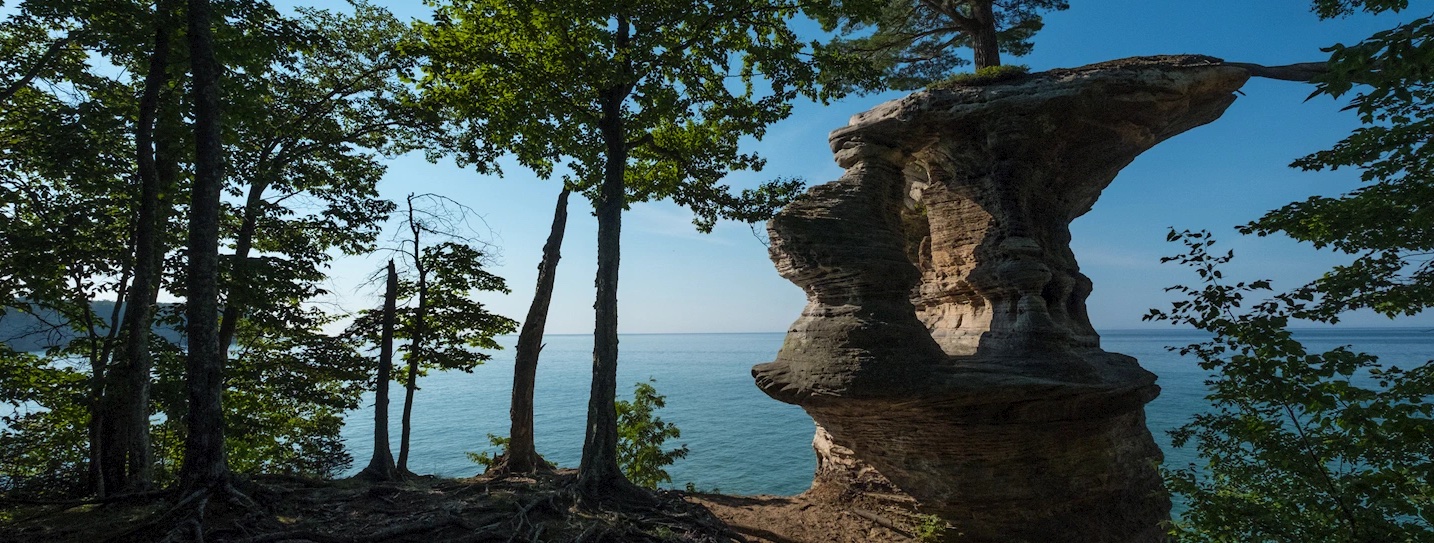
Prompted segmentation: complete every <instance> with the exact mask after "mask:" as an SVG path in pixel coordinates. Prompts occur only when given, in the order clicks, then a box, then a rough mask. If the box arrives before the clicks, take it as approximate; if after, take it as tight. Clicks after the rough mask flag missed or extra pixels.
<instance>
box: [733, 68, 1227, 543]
mask: <svg viewBox="0 0 1434 543" xmlns="http://www.w3.org/2000/svg"><path fill="white" fill-rule="evenodd" d="M1247 78H1248V73H1247V72H1246V71H1245V70H1242V69H1239V68H1234V67H1229V66H1224V65H1223V64H1222V62H1221V61H1219V60H1218V59H1212V58H1209V57H1195V56H1179V57H1148V58H1136V59H1126V60H1121V61H1114V62H1110V63H1103V64H1098V65H1092V66H1086V67H1082V68H1076V69H1070V70H1057V71H1052V72H1046V73H1042V74H1032V75H1031V76H1028V77H1026V78H1024V79H1021V80H1017V81H1012V82H1005V83H1000V84H995V85H991V86H985V87H956V88H951V89H944V90H928V91H922V92H918V93H916V94H913V95H911V96H908V97H906V98H904V99H900V100H896V101H893V102H888V103H886V104H883V105H881V106H879V107H877V108H876V109H873V110H872V111H869V112H867V113H863V114H860V115H857V116H856V117H854V118H853V119H852V122H851V123H850V125H849V126H847V127H844V128H841V129H838V130H836V131H835V132H833V133H832V136H831V143H832V149H833V151H834V152H835V154H836V159H837V162H838V164H840V165H841V166H842V167H843V168H845V169H846V173H845V174H844V175H843V176H842V177H841V178H840V179H838V180H836V181H833V182H831V183H827V184H825V185H820V186H817V187H813V188H812V190H811V191H809V192H808V194H806V195H805V196H804V197H803V198H800V199H799V200H798V201H797V202H794V203H793V204H792V205H790V206H788V208H787V209H785V210H784V211H783V212H782V213H780V214H779V215H778V216H777V217H776V218H774V219H773V220H772V221H771V222H770V223H769V225H768V231H769V234H770V237H771V240H772V248H771V255H772V259H773V262H774V263H775V264H776V266H777V269H778V271H779V272H780V273H781V274H782V276H783V277H786V278H787V279H789V280H791V281H792V282H793V283H796V284H797V285H798V286H800V287H802V288H803V290H804V291H805V292H806V294H807V299H808V304H807V307H806V308H805V309H804V310H803V312H802V315H801V317H800V318H798V320H797V321H796V322H795V323H793V325H792V327H791V329H790V330H789V332H788V334H787V338H786V341H785V343H784V345H783V347H782V350H781V352H780V353H779V354H778V357H777V359H776V360H775V361H773V362H771V363H768V364H763V365H759V366H757V367H756V368H754V369H753V375H754V376H755V377H756V379H757V383H758V386H760V387H761V388H762V390H763V391H765V392H766V393H768V394H769V395H771V396H772V397H774V398H777V399H779V400H782V401H785V402H789V403H794V404H797V405H801V406H802V407H803V408H804V409H805V410H806V411H807V412H808V413H809V414H811V416H812V418H813V419H815V420H816V422H817V423H818V424H819V425H820V426H821V427H822V429H823V431H822V432H819V433H818V438H817V441H818V445H819V447H818V449H819V451H820V450H827V451H843V453H842V456H841V457H840V458H838V457H836V456H833V457H832V458H823V459H822V461H821V462H819V464H820V465H821V466H823V467H822V468H821V469H822V470H823V471H822V472H819V473H818V476H817V484H818V486H820V485H822V484H826V485H832V484H842V479H843V477H845V478H847V479H850V480H852V481H855V479H856V478H857V477H859V476H865V477H867V478H868V479H871V478H872V477H873V475H872V474H871V473H870V471H872V470H873V469H874V471H877V472H879V473H880V475H881V476H884V478H885V479H886V480H889V481H890V483H892V484H894V485H895V487H896V488H899V489H900V491H902V492H905V493H906V494H909V495H910V496H911V497H913V498H914V499H915V500H917V501H918V502H920V503H921V505H922V507H923V508H924V509H925V510H928V511H934V512H936V513H938V514H940V515H942V516H943V517H945V518H946V519H947V520H948V521H950V522H952V523H953V524H954V525H955V526H956V528H957V531H958V532H960V533H962V534H964V536H963V537H965V539H963V541H1080V542H1096V541H1099V542H1106V541H1109V542H1116V541H1119V542H1137V541H1157V540H1160V539H1161V537H1162V530H1161V528H1160V526H1159V523H1160V522H1161V521H1162V520H1166V519H1168V518H1169V507H1170V503H1169V499H1168V497H1166V495H1165V494H1164V492H1163V490H1162V489H1161V486H1160V478H1159V476H1158V474H1157V473H1156V471H1155V466H1156V465H1157V464H1158V462H1159V461H1160V458H1161V453H1160V450H1159V448H1158V447H1156V445H1155V443H1154V440H1153V439H1152V438H1151V435H1150V432H1149V430H1148V429H1147V428H1146V426H1145V414H1144V405H1145V403H1147V402H1149V401H1150V400H1151V399H1153V398H1154V397H1155V396H1156V395H1157V394H1158V392H1159V388H1158V387H1157V386H1156V385H1155V376H1154V375H1152V374H1151V373H1149V372H1147V371H1145V370H1144V369H1142V368H1141V367H1140V366H1139V364H1138V363H1137V362H1136V361H1135V360H1134V359H1133V358H1130V357H1128V356H1124V355H1120V354H1115V353H1108V352H1105V351H1103V350H1101V349H1100V339H1099V336H1098V335H1097V334H1096V331H1095V330H1094V328H1092V326H1091V324H1090V320H1089V318H1088V316H1087V313H1086V307H1085V300H1086V298H1087V297H1088V296H1089V295H1090V294H1091V291H1092V285H1091V281H1090V280H1089V279H1088V278H1087V277H1085V276H1084V275H1082V274H1081V273H1080V269H1079V266H1078V265H1077V264H1076V260H1075V255H1074V254H1072V252H1071V250H1070V241H1071V234H1070V229H1069V226H1070V223H1071V221H1073V220H1074V219H1076V218H1077V217H1079V216H1081V215H1082V214H1084V213H1086V212H1087V211H1089V210H1090V209H1091V206H1092V205H1093V204H1094V203H1095V201H1096V198H1097V197H1099V195H1100V192H1101V191H1102V190H1103V189H1104V188H1105V187H1106V186H1107V185H1109V183H1110V182H1111V181H1112V180H1113V179H1114V178H1115V176H1116V174H1117V173H1118V172H1119V171H1120V169H1121V168H1123V167H1125V166H1126V165H1128V164H1129V163H1130V162H1131V161H1132V160H1134V159H1135V157H1136V156H1137V155H1139V154H1140V153H1141V152H1143V151H1145V150H1147V149H1149V148H1151V147H1152V146H1154V145H1155V144H1157V143H1159V142H1161V141H1164V140H1165V139H1168V138H1170V137H1172V136H1174V135H1176V134H1179V133H1181V132H1184V131H1186V130H1189V129H1190V128H1193V127H1196V126H1199V125H1201V124H1205V123H1208V122H1210V121H1213V120H1215V119H1216V118H1218V117H1219V116H1220V114H1221V113H1223V112H1224V110H1225V109H1226V108H1227V107H1228V106H1229V105H1230V103H1232V102H1233V100H1234V91H1235V90H1237V89H1238V88H1239V87H1240V86H1241V85H1243V84H1244V82H1245V80H1246V79H1247ZM827 433H829V437H828V436H827ZM824 440H825V441H827V442H829V443H826V444H825V445H824V444H823V443H822V442H823V441H824ZM845 451H849V452H850V454H849V455H847V454H846V452H845ZM828 454H833V455H834V454H836V453H831V452H829V453H828ZM863 474H864V475H863Z"/></svg>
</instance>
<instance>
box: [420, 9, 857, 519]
mask: <svg viewBox="0 0 1434 543" xmlns="http://www.w3.org/2000/svg"><path fill="white" fill-rule="evenodd" d="M796 13H797V5H796V4H794V3H785V2H770V1H754V0H717V1H707V2H698V3H692V2H667V1H658V2H623V1H619V2H546V1H543V2H539V1H533V0H521V1H516V2H513V1H498V0H454V1H450V2H443V3H441V4H440V5H439V6H438V10H437V12H436V13H435V15H434V18H433V22H432V23H420V33H421V34H422V36H423V43H422V44H421V45H419V46H417V47H416V50H415V53H417V55H418V56H421V57H423V58H426V59H427V60H426V64H425V65H424V66H423V67H422V69H423V73H422V75H421V78H420V80H419V84H420V86H421V88H422V89H423V92H424V94H425V98H426V100H428V101H430V102H431V103H434V104H437V105H438V106H437V107H442V108H444V109H446V110H448V111H449V112H451V114H452V115H454V116H455V117H457V118H459V119H464V120H466V121H467V122H468V124H469V125H470V127H471V129H472V132H473V133H474V134H475V135H476V136H475V137H476V138H478V139H481V140H483V141H484V142H486V143H487V144H488V145H491V146H493V147H495V148H497V149H500V150H503V151H507V152H511V153H513V154H514V155H516V157H517V158H518V161H519V162H520V163H522V164H523V165H525V166H527V167H530V168H532V169H533V170H534V171H536V172H538V173H539V174H540V175H541V176H544V177H547V176H549V175H551V174H552V173H553V171H554V169H555V168H557V167H559V166H562V167H566V169H567V170H568V173H567V174H566V175H565V176H564V179H565V182H567V183H568V184H569V185H571V186H573V187H575V188H576V189H577V190H579V191H581V192H582V193H583V194H584V195H585V196H587V197H588V199H589V200H591V201H592V202H593V206H594V208H595V211H596V216H597V222H598V241H597V244H598V251H597V252H598V256H597V260H598V269H597V277H596V284H597V301H596V303H595V304H594V308H595V309H596V321H597V322H596V326H595V330H594V351H593V383H592V389H591V396H590V399H589V404H588V425H587V434H586V436H585V439H584V445H583V456H582V461H581V463H580V465H579V468H578V471H579V476H578V486H579V489H580V491H581V492H582V493H583V494H584V496H586V497H588V498H596V497H601V496H604V495H607V496H612V495H614V494H619V495H629V496H631V495H635V493H634V491H636V490H637V489H636V487H634V486H633V485H632V484H631V483H630V482H628V481H627V480H626V478H624V476H623V474H622V471H621V469H620V468H619V466H618V462H617V443H618V432H617V413H616V411H615V407H614V406H615V400H616V398H615V392H616V376H617V374H616V371H617V359H618V345H617V323H618V319H617V318H618V315H617V288H618V266H619V261H620V246H621V242H620V239H621V228H622V212H623V210H624V209H626V208H627V207H628V206H629V205H630V204H632V203H637V202H643V201H647V200H654V199H671V200H672V201H674V202H676V203H678V204H680V205H684V206H686V207H688V208H690V209H692V210H693V211H694V212H695V213H696V215H697V217H696V219H695V221H694V222H695V223H696V224H697V226H698V228H699V229H700V230H704V231H706V230H710V229H711V227H712V226H713V224H714V223H715V222H716V220H717V219H718V218H731V219H738V220H747V221H752V220H761V219H764V218H766V217H767V216H770V214H771V212H772V210H773V209H774V208H775V207H777V206H779V205H781V203H783V202H785V201H786V200H787V199H789V198H791V197H792V196H794V194H795V193H796V191H797V190H798V189H799V187H800V183H796V182H792V181H778V182H773V183H769V184H767V185H764V186H763V187H762V188H760V189H756V190H748V191H744V192H743V193H742V194H741V195H735V194H732V193H731V191H730V189H729V187H727V186H726V185H723V184H721V180H722V179H723V177H724V176H725V175H726V174H727V173H728V172H730V171H733V170H756V169H760V168H761V166H762V161H761V159H759V158H758V157H757V156H755V155H753V154H750V153H742V152H740V151H739V150H738V141H739V140H740V139H741V138H742V137H744V136H756V137H760V136H762V134H763V133H764V131H765V129H766V127H767V126H768V125H770V124H771V123H773V122H776V121H777V120H780V119H782V118H785V117H786V116H787V115H788V114H789V113H790V111H791V107H790V105H789V102H790V101H791V100H793V99H795V98H796V97H798V96H801V95H806V96H814V97H825V96H829V95H828V94H824V93H823V92H822V90H821V89H820V88H819V87H818V86H817V85H816V83H815V82H816V81H817V79H818V76H819V75H820V74H821V68H820V67H819V66H818V64H817V63H813V62H810V61H808V56H809V55H811V54H812V53H813V51H812V49H811V47H809V46H808V45H807V44H806V43H804V42H803V41H802V40H800V39H799V38H798V37H797V35H796V33H795V32H794V31H793V30H792V28H791V27H790V26H789V22H790V19H791V18H792V17H793V16H795V15H796ZM758 84H762V85H763V86H764V87H765V88H764V89H763V90H762V91H761V92H759V91H757V90H756V86H757V85H758Z"/></svg>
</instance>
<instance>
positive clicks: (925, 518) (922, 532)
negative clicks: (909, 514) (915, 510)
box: [915, 515, 948, 543]
mask: <svg viewBox="0 0 1434 543" xmlns="http://www.w3.org/2000/svg"><path fill="white" fill-rule="evenodd" d="M916 518H917V520H918V521H919V523H918V524H917V525H916V531H915V535H916V540H917V541H920V542H922V543H936V542H938V541H941V540H942V539H943V538H945V537H946V530H947V529H948V526H947V524H946V521H945V520H943V519H942V518H941V517H940V516H937V515H920V516H918V517H916Z"/></svg>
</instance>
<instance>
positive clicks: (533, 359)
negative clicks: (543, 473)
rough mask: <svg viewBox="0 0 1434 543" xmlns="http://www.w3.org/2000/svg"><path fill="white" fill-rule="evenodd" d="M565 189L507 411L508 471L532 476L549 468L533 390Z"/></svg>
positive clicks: (563, 224)
mask: <svg viewBox="0 0 1434 543" xmlns="http://www.w3.org/2000/svg"><path fill="white" fill-rule="evenodd" d="M571 192H572V191H570V190H568V188H567V187H566V186H565V187H563V192H562V193H560V194H558V205H557V209H555V210H554V211H553V227H552V230H550V231H549V233H548V241H547V243H544V244H543V261H542V262H541V263H539V264H538V286H537V289H536V290H535V291H534V292H533V304H532V305H530V306H528V317H527V318H526V319H524V320H523V330H522V331H521V332H519V333H518V347H517V353H516V356H515V357H514V361H513V403H512V407H511V408H510V409H509V411H508V416H509V418H510V419H512V427H511V429H510V430H509V432H508V437H509V442H508V461H507V469H508V471H509V472H512V473H532V472H534V471H537V470H538V469H540V468H544V467H546V464H545V463H544V462H543V458H542V457H541V456H539V455H538V450H537V447H536V446H535V445H534V444H533V389H534V387H535V386H536V381H537V374H538V355H539V354H541V353H542V350H543V329H544V327H546V326H547V324H548V306H549V305H551V304H552V301H553V282H554V280H555V279H556V278H557V272H558V260H559V259H561V258H562V254H561V251H562V246H563V233H564V232H565V231H566V230H567V224H568V195H569V194H571Z"/></svg>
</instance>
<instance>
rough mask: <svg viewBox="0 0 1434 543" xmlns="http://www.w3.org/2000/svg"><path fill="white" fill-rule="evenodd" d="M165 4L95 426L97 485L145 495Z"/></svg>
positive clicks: (143, 107)
mask: <svg viewBox="0 0 1434 543" xmlns="http://www.w3.org/2000/svg"><path fill="white" fill-rule="evenodd" d="M171 11H172V9H171V6H170V2H168V1H162V2H159V4H158V5H157V6H156V7H155V32H154V51H153V53H152V54H151V55H150V59H149V73H148V74H146V76H145V81H144V93H143V95H141V97H140V102H139V119H138V122H137V123H136V126H135V146H136V161H137V164H138V169H139V182H140V183H139V184H140V196H139V210H138V214H137V215H138V219H137V221H136V222H135V232H134V248H135V249H134V250H135V255H134V280H133V283H132V284H131V286H130V291H129V298H130V302H129V304H127V305H126V307H125V309H124V325H123V328H124V338H125V343H124V359H123V360H122V361H121V362H120V363H119V364H116V365H115V366H114V368H113V369H112V371H111V373H110V384H109V385H108V386H107V387H106V389H105V399H104V411H105V413H106V417H105V419H104V422H103V424H102V432H101V436H100V438H101V440H103V442H104V443H103V444H102V445H101V451H102V453H101V461H102V462H103V463H104V465H103V467H102V471H103V474H104V479H105V484H104V488H105V489H106V491H107V492H135V491H143V490H148V489H149V487H150V486H151V485H152V483H153V479H154V467H153V464H154V457H153V454H152V452H151V450H150V439H149V386H150V368H151V366H152V364H151V361H150V357H149V338H150V323H151V322H152V321H153V316H154V309H153V306H152V305H151V304H150V302H149V301H150V299H151V298H152V297H153V293H154V292H155V291H156V290H158V288H159V274H160V269H159V266H160V264H161V260H160V259H159V258H156V253H158V252H160V247H161V231H162V230H161V229H162V228H163V225H162V224H161V222H162V221H163V220H164V216H165V214H164V212H163V211H162V210H161V209H160V192H161V190H162V187H161V181H160V174H159V168H158V166H157V165H156V159H155V153H156V148H157V146H156V145H155V120H156V118H157V117H158V113H159V95H160V92H161V91H162V90H163V88H164V87H165V86H166V85H168V80H169V78H168V74H169V71H168V69H169V33H170V28H169V15H170V13H171Z"/></svg>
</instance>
